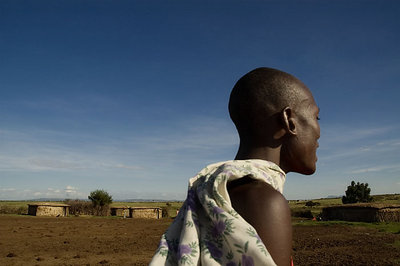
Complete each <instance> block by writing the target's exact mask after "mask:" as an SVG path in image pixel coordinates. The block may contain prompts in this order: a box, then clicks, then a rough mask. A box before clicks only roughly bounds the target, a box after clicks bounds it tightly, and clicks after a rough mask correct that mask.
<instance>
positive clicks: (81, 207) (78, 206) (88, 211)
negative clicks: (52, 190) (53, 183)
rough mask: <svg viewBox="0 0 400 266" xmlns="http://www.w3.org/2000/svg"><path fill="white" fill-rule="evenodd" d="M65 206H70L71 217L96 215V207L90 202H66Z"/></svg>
mask: <svg viewBox="0 0 400 266" xmlns="http://www.w3.org/2000/svg"><path fill="white" fill-rule="evenodd" d="M64 203H65V204H68V205H70V207H69V214H71V215H94V213H95V211H94V207H93V204H92V203H91V202H90V201H84V200H78V199H76V200H65V201H64Z"/></svg>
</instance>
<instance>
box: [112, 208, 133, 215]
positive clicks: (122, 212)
mask: <svg viewBox="0 0 400 266" xmlns="http://www.w3.org/2000/svg"><path fill="white" fill-rule="evenodd" d="M110 210H111V216H121V217H130V207H111V208H110Z"/></svg>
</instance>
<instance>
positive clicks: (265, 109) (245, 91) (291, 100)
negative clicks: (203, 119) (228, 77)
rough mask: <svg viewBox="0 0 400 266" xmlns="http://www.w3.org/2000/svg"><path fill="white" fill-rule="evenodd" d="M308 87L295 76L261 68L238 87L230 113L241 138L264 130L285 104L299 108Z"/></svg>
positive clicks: (231, 100)
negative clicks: (298, 105) (269, 120)
mask: <svg viewBox="0 0 400 266" xmlns="http://www.w3.org/2000/svg"><path fill="white" fill-rule="evenodd" d="M304 90H308V89H307V87H306V86H305V85H304V84H303V83H302V82H301V81H300V80H298V79H297V78H295V77H294V76H292V75H290V74H288V73H285V72H283V71H280V70H277V69H273V68H266V67H262V68H257V69H254V70H252V71H250V72H249V73H247V74H246V75H244V76H243V77H242V78H241V79H239V81H238V82H237V83H236V85H235V86H234V88H233V90H232V92H231V96H230V100H229V113H230V116H231V119H232V121H233V122H234V124H235V126H236V128H237V130H238V132H239V135H240V136H241V137H255V135H257V131H264V130H265V127H267V126H268V125H267V121H268V119H269V118H270V117H271V116H273V115H274V114H276V113H279V112H281V111H282V110H283V109H284V108H285V107H291V108H295V107H296V105H297V104H298V103H299V102H300V101H301V96H302V94H304V93H303V91H304Z"/></svg>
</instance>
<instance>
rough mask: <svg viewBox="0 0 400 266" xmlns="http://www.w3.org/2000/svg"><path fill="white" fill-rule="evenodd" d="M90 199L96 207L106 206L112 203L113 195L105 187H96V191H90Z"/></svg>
mask: <svg viewBox="0 0 400 266" xmlns="http://www.w3.org/2000/svg"><path fill="white" fill-rule="evenodd" d="M88 199H90V200H91V201H92V203H93V205H94V206H95V207H97V206H106V205H109V204H111V203H112V196H111V195H110V194H108V192H107V191H105V190H103V189H96V190H95V191H92V192H90V195H89V196H88Z"/></svg>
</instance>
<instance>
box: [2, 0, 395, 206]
mask: <svg viewBox="0 0 400 266" xmlns="http://www.w3.org/2000/svg"><path fill="white" fill-rule="evenodd" d="M399 13H400V3H399V2H398V1H286V2H285V1H215V2H211V1H202V2H200V1H198V2H194V1H11V0H10V1H1V2H0V81H1V84H0V200H7V199H8V200H10V199H15V200H19V199H32V198H44V197H52V198H54V197H56V198H86V197H87V195H88V194H89V192H90V191H92V190H94V189H98V188H101V189H105V190H107V191H108V192H110V194H111V195H113V197H114V198H115V199H130V198H145V199H154V198H156V199H183V198H184V197H185V195H186V188H187V181H188V179H189V178H190V177H192V176H194V175H195V174H196V173H197V172H198V171H199V170H201V169H202V168H203V167H204V166H206V165H207V164H209V163H213V162H216V161H224V160H230V159H233V158H234V156H235V154H236V150H237V146H238V137H237V133H236V131H235V128H234V126H233V124H232V123H231V121H230V119H229V115H228V111H227V102H228V98H229V94H230V91H231V88H232V87H233V85H234V84H235V82H236V81H237V80H238V79H239V78H240V77H241V76H242V75H243V74H245V73H247V72H248V71H250V70H252V69H254V68H256V67H259V66H268V67H274V68H278V69H281V70H284V71H286V72H289V73H291V74H293V75H295V76H297V77H298V78H299V79H301V80H302V81H303V82H304V83H305V84H306V85H307V86H308V87H309V88H310V89H311V90H312V92H313V94H314V96H315V99H316V101H317V104H318V105H319V106H320V108H321V113H320V116H321V121H320V124H321V139H320V148H319V150H318V157H319V160H318V165H317V167H318V169H317V172H316V173H315V174H314V175H312V176H302V175H298V174H293V173H289V174H288V176H287V181H286V184H285V190H284V195H285V196H286V197H287V198H288V199H311V198H319V197H326V196H329V195H342V194H344V191H345V189H346V187H347V185H349V184H350V182H351V181H352V180H355V181H359V182H368V183H369V185H370V187H371V188H372V194H383V193H396V192H397V193H398V192H400V134H399V132H400V131H399V130H400V123H399V122H400V118H399V114H400V108H399V100H400V92H399V91H400V89H399V84H400V82H399V81H400V80H399V79H400V42H399V41H400V32H399V31H400V30H399V29H400V19H399V18H398V14H399Z"/></svg>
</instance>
